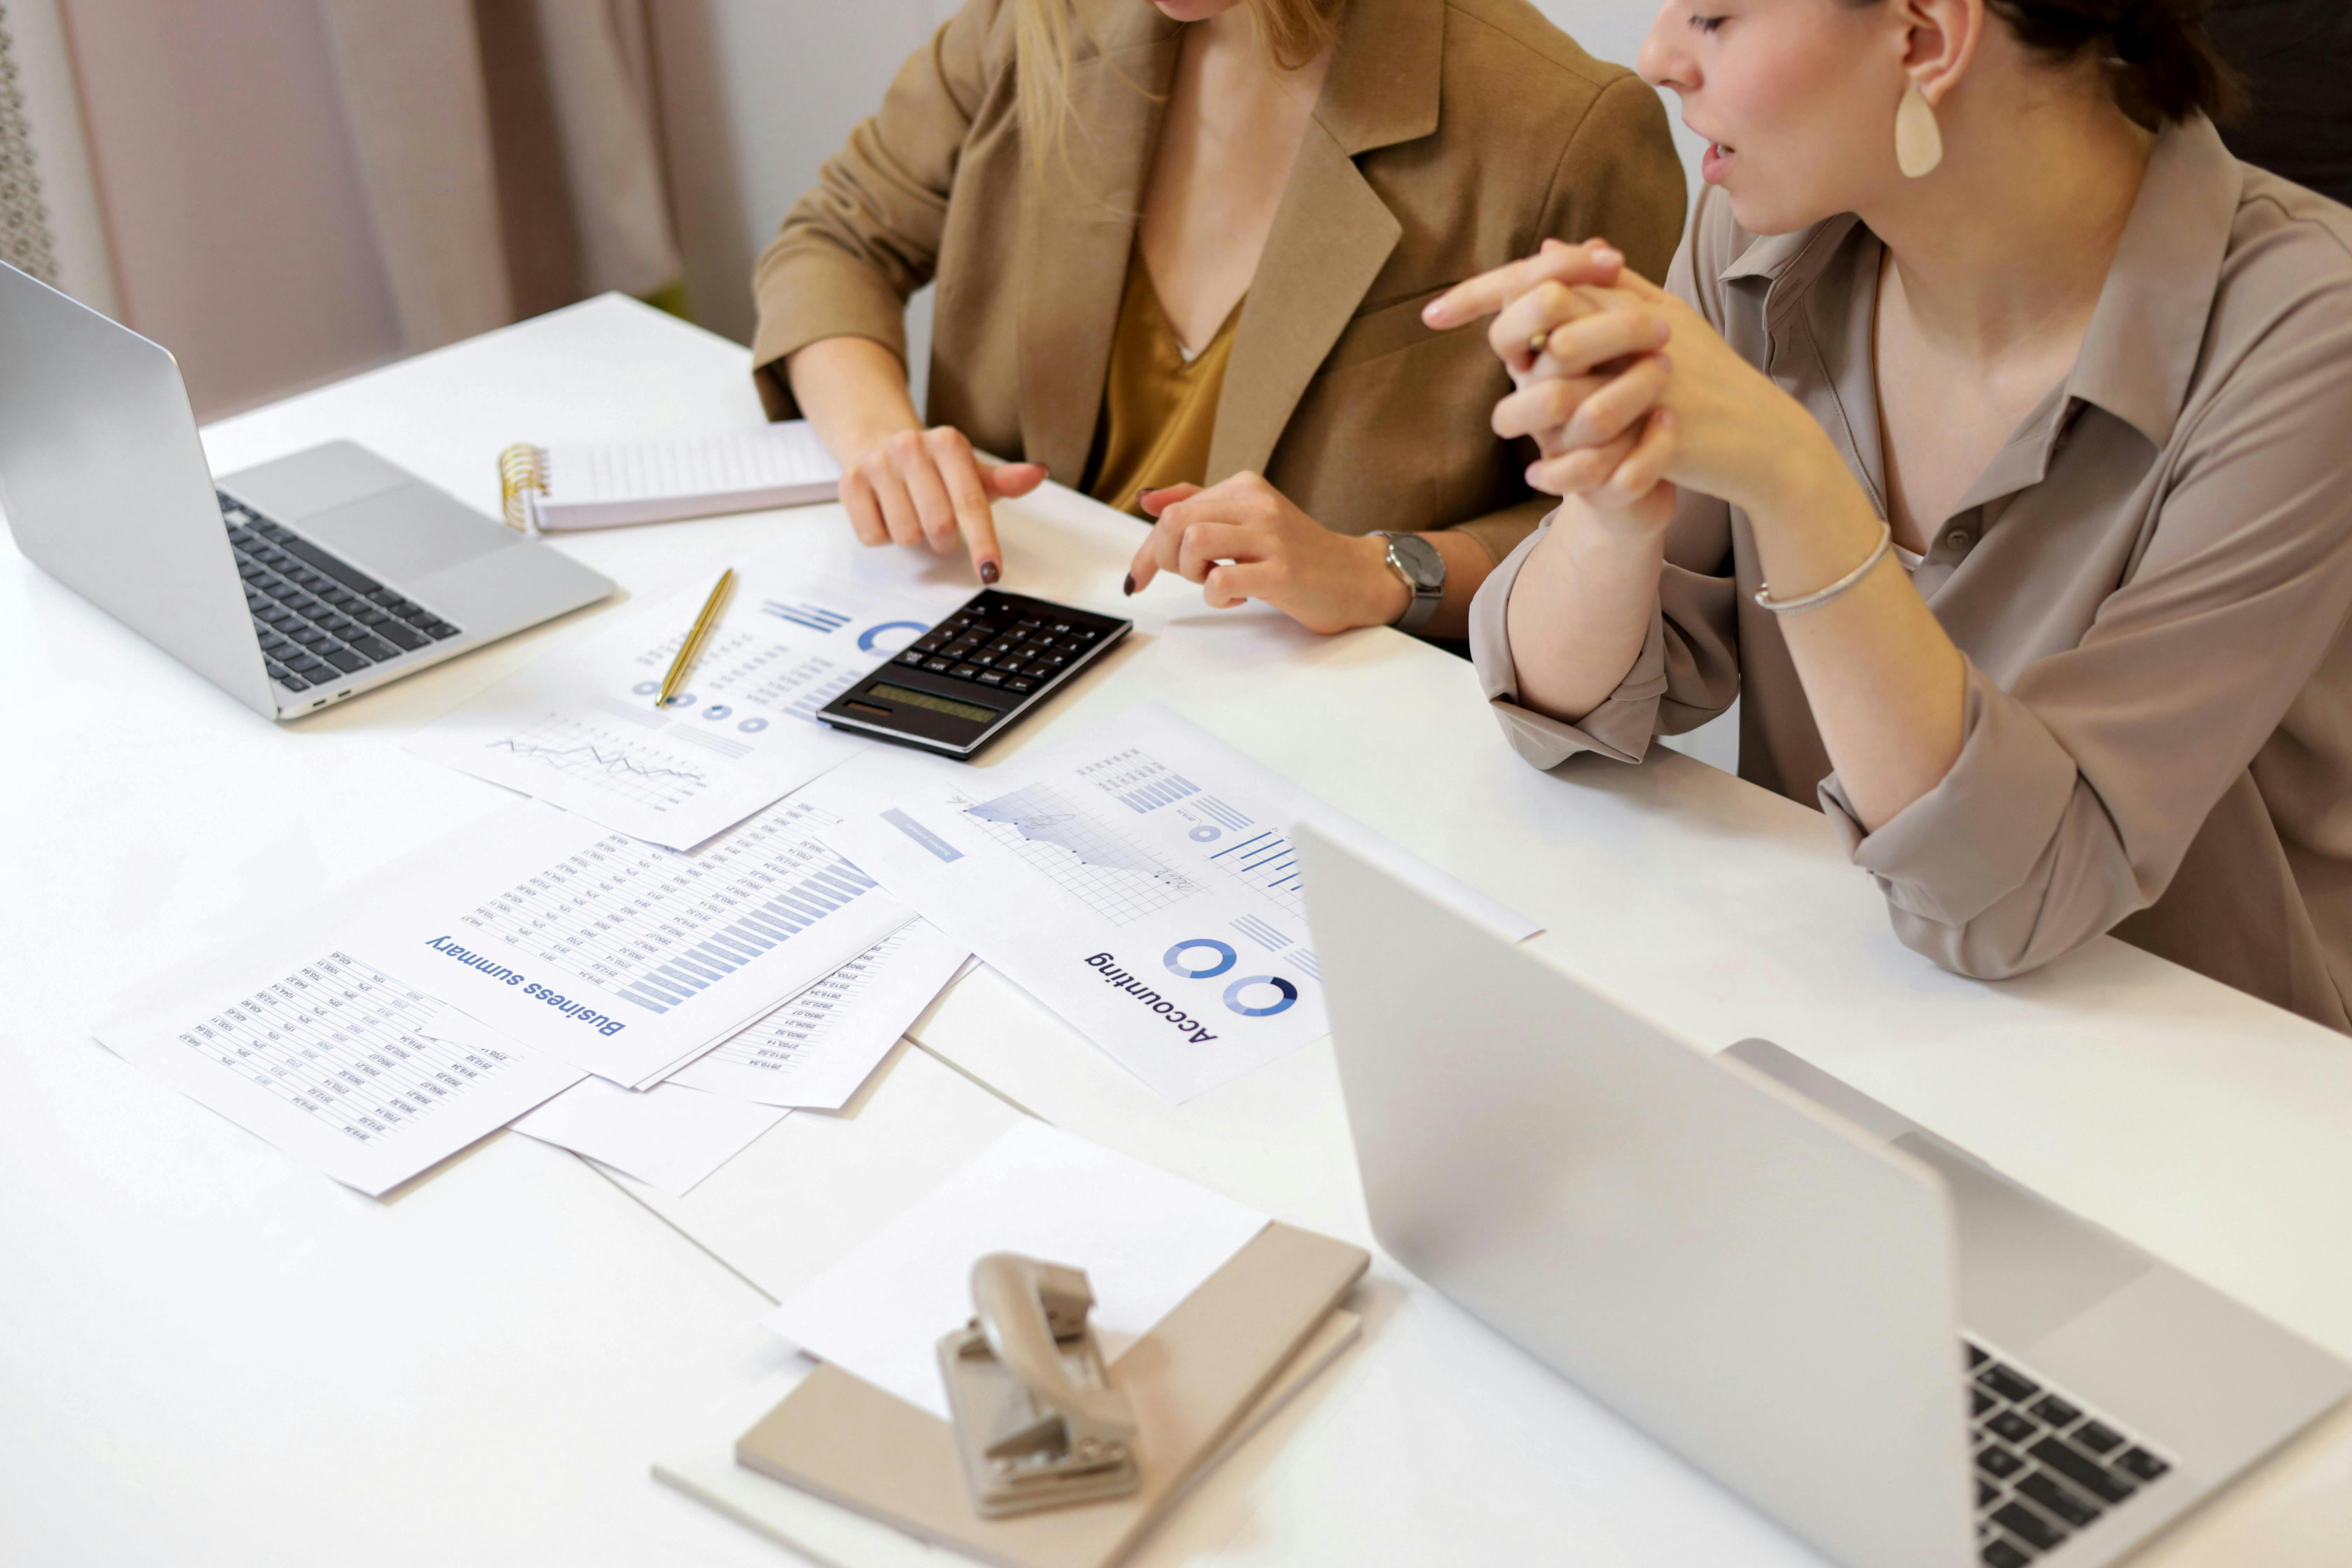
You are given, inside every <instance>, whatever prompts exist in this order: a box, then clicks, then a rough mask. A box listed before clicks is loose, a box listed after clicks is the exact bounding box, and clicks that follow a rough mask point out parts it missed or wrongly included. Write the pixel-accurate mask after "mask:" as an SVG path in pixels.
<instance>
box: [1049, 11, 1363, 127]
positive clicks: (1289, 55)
mask: <svg viewBox="0 0 2352 1568" xmlns="http://www.w3.org/2000/svg"><path fill="white" fill-rule="evenodd" d="M1130 3H1132V4H1135V5H1142V4H1145V3H1146V0H1130ZM1340 3H1341V0H1243V4H1244V5H1247V6H1248V7H1249V14H1250V26H1251V30H1252V31H1253V32H1254V33H1255V35H1256V37H1257V41H1258V46H1259V47H1261V48H1263V49H1264V50H1265V55H1266V58H1267V59H1269V60H1270V61H1272V62H1273V63H1274V64H1275V65H1276V66H1277V67H1279V68H1282V69H1284V70H1297V68H1299V67H1301V66H1303V65H1305V64H1307V61H1309V60H1311V59H1313V58H1315V57H1316V56H1318V55H1319V54H1321V53H1322V52H1323V51H1324V50H1325V49H1327V48H1328V47H1330V46H1331V44H1332V42H1333V41H1334V40H1335V39H1337V38H1338V37H1339V20H1338V12H1339V5H1340ZM1082 26H1083V24H1081V23H1080V22H1079V21H1078V20H1077V18H1076V12H1075V10H1074V7H1073V0H1014V8H1013V61H1014V64H1013V70H1014V86H1015V89H1016V91H1017V93H1018V96H1019V101H1020V109H1021V139H1022V142H1023V145H1024V146H1025V147H1026V148H1027V150H1028V153H1029V158H1030V161H1031V163H1032V165H1033V166H1039V165H1042V164H1043V163H1045V153H1046V152H1047V150H1048V149H1051V150H1053V151H1055V152H1057V153H1065V154H1066V153H1067V152H1068V146H1069V132H1070V64H1071V61H1072V59H1073V58H1074V57H1075V56H1076V52H1077V40H1078V34H1079V32H1080V30H1081V28H1082Z"/></svg>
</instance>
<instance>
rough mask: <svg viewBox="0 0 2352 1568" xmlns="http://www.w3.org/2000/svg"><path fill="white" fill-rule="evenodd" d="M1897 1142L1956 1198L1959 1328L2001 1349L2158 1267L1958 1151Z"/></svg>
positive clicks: (1915, 1136) (1919, 1140) (1933, 1143)
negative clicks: (1963, 1327)
mask: <svg viewBox="0 0 2352 1568" xmlns="http://www.w3.org/2000/svg"><path fill="white" fill-rule="evenodd" d="M1893 1142H1894V1146H1895V1148H1897V1149H1900V1150H1902V1151H1903V1152H1905V1153H1906V1154H1909V1155H1911V1156H1912V1157H1913V1158H1914V1159H1916V1160H1920V1161H1924V1162H1925V1163H1927V1164H1928V1165H1930V1166H1932V1167H1934V1169H1935V1172H1936V1173H1937V1175H1939V1176H1941V1177H1943V1178H1944V1184H1945V1185H1946V1186H1947V1187H1948V1188H1950V1189H1951V1194H1952V1208H1953V1211H1954V1215H1955V1216H1956V1219H1957V1221H1958V1228H1959V1248H1960V1321H1961V1322H1962V1323H1964V1324H1965V1325H1967V1326H1968V1327H1969V1328H1971V1329H1974V1330H1976V1331H1978V1332H1979V1333H1982V1334H1984V1335H1985V1336H1987V1337H1988V1338H1990V1340H1991V1341H1992V1342H1994V1343H1995V1344H1997V1345H2000V1346H2003V1347H2004V1348H2006V1349H2008V1350H2010V1351H2011V1352H2022V1351H2023V1350H2024V1349H2025V1347H2026V1346H2028V1345H2031V1344H2032V1343H2033V1342H2034V1341H2036V1340H2038V1339H2040V1338H2042V1335H2044V1334H2047V1333H2049V1332H2051V1331H2053V1330H2054V1329H2058V1328H2060V1327H2063V1325H2064V1324H2066V1323H2067V1322H2069V1321H2073V1320H2074V1318H2075V1317H2076V1316H2077V1315H2078V1314H2080V1313H2082V1312H2084V1311H2085V1310H2088V1309H2089V1308H2090V1307H2092V1306H2093V1305H2095V1303H2097V1302H2099V1301H2101V1300H2105V1298H2106V1297H2108V1296H2110V1295H2113V1294H2114V1293H2115V1292H2116V1291H2117V1290H2120V1289H2123V1288H2124V1287H2125V1286H2126V1285H2128V1284H2130V1283H2131V1282H2132V1281H2133V1280H2134V1279H2138V1278H2139V1277H2140V1276H2141V1275H2142V1274H2145V1273H2147V1270H2148V1269H2149V1268H2151V1267H2152V1266H2153V1265H2152V1260H2151V1259H2150V1258H2148V1257H2147V1254H2146V1253H2143V1252H2141V1251H2140V1250H2139V1249H2138V1248H2137V1247H2133V1246H2131V1245H2130V1244H2129V1243H2128V1242H2126V1241H2123V1240H2121V1239H2119V1238H2117V1237H2114V1236H2110V1235H2109V1234H2108V1233H2107V1232H2105V1231H2104V1230H2101V1229H2100V1228H2099V1227H2098V1226H2095V1225H2092V1224H2090V1223H2088V1222H2087V1221H2084V1220H2081V1219H2078V1218H2076V1217H2075V1216H2074V1215H2070V1214H2068V1213H2067V1212H2066V1211H2065V1210H2064V1209H2062V1208H2060V1207H2059V1206H2058V1205H2055V1204H2053V1203H2051V1202H2049V1201H2048V1200H2046V1199H2044V1198H2042V1197H2039V1196H2037V1195H2035V1194H2033V1193H2032V1192H2031V1191H2029V1190H2028V1189H2026V1188H2024V1187H2021V1186H2019V1185H2018V1184H2016V1183H2014V1182H2011V1181H2010V1180H2008V1179H2007V1178H2006V1177H2003V1176H2000V1175H1999V1174H1997V1173H1994V1172H1992V1171H1990V1170H1989V1169H1987V1168H1986V1167H1985V1166H1983V1165H1980V1164H1979V1163H1976V1162H1975V1161H1974V1160H1971V1159H1969V1158H1968V1157H1967V1156H1965V1155H1963V1154H1961V1153H1959V1152H1958V1151H1956V1150H1954V1149H1953V1148H1952V1147H1951V1146H1950V1145H1949V1144H1947V1143H1943V1142H1938V1141H1937V1140H1936V1139H1933V1138H1929V1137H1924V1136H1922V1135H1921V1134H1919V1133H1916V1132H1906V1133H1904V1134H1903V1135H1902V1136H1901V1137H1899V1138H1896V1139H1895V1140H1894V1141H1893Z"/></svg>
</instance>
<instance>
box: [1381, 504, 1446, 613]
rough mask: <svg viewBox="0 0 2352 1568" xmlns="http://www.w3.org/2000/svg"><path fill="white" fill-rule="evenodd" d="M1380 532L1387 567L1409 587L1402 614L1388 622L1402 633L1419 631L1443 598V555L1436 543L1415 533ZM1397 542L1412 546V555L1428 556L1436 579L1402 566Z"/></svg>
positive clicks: (1408, 546)
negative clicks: (1429, 580) (1410, 596)
mask: <svg viewBox="0 0 2352 1568" xmlns="http://www.w3.org/2000/svg"><path fill="white" fill-rule="evenodd" d="M1380 536H1381V538H1382V539H1385V540H1387V541H1388V543H1389V547H1388V566H1389V570H1390V571H1391V572H1393V573H1395V574H1397V577H1398V579H1399V580H1400V581H1402V583H1403V584H1404V585H1405V586H1406V587H1408V588H1410V589H1412V599H1411V600H1410V601H1409V602H1407V604H1406V605H1405V607H1404V614H1402V615H1401V616H1398V617H1397V618H1396V619H1395V620H1393V621H1391V622H1390V623H1389V625H1391V626H1394V627H1395V628H1396V629H1397V630H1398V631H1401V632H1418V631H1420V630H1421V628H1422V627H1423V626H1427V625H1428V624H1429V621H1430V617H1432V616H1434V615H1436V614H1437V606H1438V605H1440V604H1442V603H1443V602H1444V598H1445V557H1444V556H1443V555H1440V554H1439V553H1438V552H1437V547H1436V546H1435V545H1433V544H1431V543H1430V542H1428V541H1427V540H1424V539H1421V538H1418V537H1416V536H1415V535H1412V534H1410V533H1394V532H1391V531H1388V530H1386V529H1382V530H1381V531H1380ZM1400 545H1402V546H1405V547H1407V548H1411V549H1412V551H1413V552H1414V553H1415V554H1425V555H1426V556H1427V557H1428V561H1429V563H1430V564H1431V565H1433V566H1434V567H1435V569H1436V574H1437V579H1436V581H1435V582H1434V583H1430V582H1424V581H1423V580H1422V579H1421V578H1420V577H1418V576H1416V575H1415V574H1413V572H1412V569H1411V568H1409V567H1407V566H1406V565H1405V563H1404V562H1403V560H1402V551H1401V550H1400V548H1399V546H1400Z"/></svg>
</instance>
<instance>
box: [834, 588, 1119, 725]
mask: <svg viewBox="0 0 2352 1568" xmlns="http://www.w3.org/2000/svg"><path fill="white" fill-rule="evenodd" d="M1134 629H1135V623H1134V622H1133V621H1122V620H1118V619H1115V618H1113V617H1112V616H1097V615H1096V614H1094V613H1093V612H1092V611H1089V610H1074V609H1072V608H1070V607H1069V606H1068V605H1056V604H1053V603H1050V602H1048V601H1047V600H1045V599H1030V598H1024V597H1023V596H1022V595H1019V594H1005V593H1000V592H999V591H998V590H996V589H994V588H987V589H983V590H982V592H980V593H979V594H977V595H973V597H972V598H971V601H970V602H969V603H967V604H966V605H964V606H963V608H961V609H960V610H958V611H957V612H956V613H955V614H954V615H952V616H949V617H948V618H947V619H946V620H943V621H941V622H940V624H939V625H938V626H933V627H932V628H931V629H930V630H929V631H928V632H925V633H924V634H923V635H922V636H921V637H918V638H916V639H915V643H914V646H913V647H909V648H908V649H907V651H906V652H904V653H902V654H899V655H898V656H897V657H895V658H892V659H891V660H890V662H889V663H887V664H886V665H884V666H883V667H882V668H879V669H877V670H876V671H875V672H874V673H873V674H871V675H869V676H867V677H866V679H863V680H860V681H859V682H857V684H856V685H855V686H852V687H851V688H850V689H848V690H846V691H845V692H843V693H842V694H841V695H840V696H838V697H836V698H835V699H834V700H832V701H830V702H828V703H826V704H825V705H824V707H823V708H822V709H820V710H818V711H817V717H818V718H820V719H822V720H824V721H825V722H826V723H828V724H831V725H834V726H835V727H837V728H839V729H843V730H855V731H857V732H858V733H859V734H861V735H871V736H873V737H874V738H875V739H876V740H877V741H896V742H898V743H899V744H900V745H905V746H920V747H921V748H923V750H925V751H927V752H940V753H941V754H942V755H944V756H950V757H969V756H971V754H972V753H973V752H977V751H979V750H980V749H981V748H982V746H985V745H987V744H988V743H989V742H991V741H993V740H994V739H996V737H997V736H999V735H1002V734H1003V733H1004V731H1007V730H1010V729H1011V728H1013V725H1015V724H1017V723H1019V722H1020V721H1021V720H1022V719H1023V717H1024V715H1026V714H1027V713H1028V712H1029V711H1030V710H1032V709H1034V708H1035V707H1036V706H1037V704H1039V703H1040V702H1043V701H1044V700H1045V699H1046V698H1047V697H1049V696H1051V695H1052V694H1053V693H1054V692H1055V690H1057V689H1059V688H1061V687H1062V686H1063V685H1064V684H1065V683H1066V682H1067V681H1068V680H1069V679H1071V678H1072V677H1074V676H1076V674H1077V673H1078V671H1080V670H1082V669H1084V668H1086V667H1087V665H1088V664H1090V663H1091V662H1093V661H1094V660H1095V659H1096V658H1099V657H1100V656H1101V654H1102V653H1103V651H1104V650H1105V649H1106V648H1108V647H1110V646H1111V645H1112V644H1113V643H1115V642H1117V641H1118V639H1119V638H1121V637H1125V636H1126V635H1127V634H1128V633H1129V632H1130V631H1132V630H1134Z"/></svg>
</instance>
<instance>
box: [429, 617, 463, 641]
mask: <svg viewBox="0 0 2352 1568" xmlns="http://www.w3.org/2000/svg"><path fill="white" fill-rule="evenodd" d="M425 636H426V637H431V638H432V639H433V640H434V641H435V642H446V641H448V640H449V639H450V638H451V637H456V636H457V627H455V626H451V625H450V624H449V623H448V622H446V621H427V622H425Z"/></svg>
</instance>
